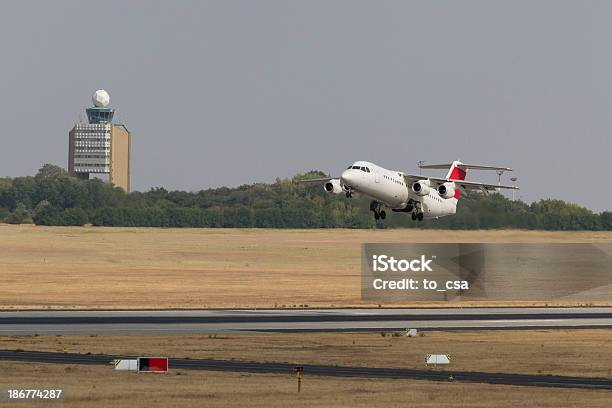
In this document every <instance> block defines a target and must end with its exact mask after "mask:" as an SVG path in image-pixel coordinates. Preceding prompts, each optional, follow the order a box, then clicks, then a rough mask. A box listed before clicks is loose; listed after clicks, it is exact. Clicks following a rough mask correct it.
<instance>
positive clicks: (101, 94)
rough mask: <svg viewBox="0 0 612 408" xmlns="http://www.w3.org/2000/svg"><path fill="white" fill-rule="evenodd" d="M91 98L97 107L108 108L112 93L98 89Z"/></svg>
mask: <svg viewBox="0 0 612 408" xmlns="http://www.w3.org/2000/svg"><path fill="white" fill-rule="evenodd" d="M91 100H92V101H93V104H94V106H95V107H96V108H106V107H107V106H108V104H109V103H110V95H109V94H108V92H106V91H105V90H104V89H98V90H97V91H96V92H94V94H93V96H92V97H91Z"/></svg>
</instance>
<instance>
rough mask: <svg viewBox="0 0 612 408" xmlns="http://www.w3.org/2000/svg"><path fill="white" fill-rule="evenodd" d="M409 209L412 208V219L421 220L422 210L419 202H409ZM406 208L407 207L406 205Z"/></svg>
mask: <svg viewBox="0 0 612 408" xmlns="http://www.w3.org/2000/svg"><path fill="white" fill-rule="evenodd" d="M409 205H410V207H411V209H412V221H417V220H418V221H423V211H422V210H421V203H419V202H416V203H414V205H412V203H409ZM406 208H408V206H406Z"/></svg>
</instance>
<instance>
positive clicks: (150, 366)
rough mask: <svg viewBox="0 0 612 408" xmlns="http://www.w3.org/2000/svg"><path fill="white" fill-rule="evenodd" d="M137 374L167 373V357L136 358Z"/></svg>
mask: <svg viewBox="0 0 612 408" xmlns="http://www.w3.org/2000/svg"><path fill="white" fill-rule="evenodd" d="M138 372H139V373H167V372H168V357H138Z"/></svg>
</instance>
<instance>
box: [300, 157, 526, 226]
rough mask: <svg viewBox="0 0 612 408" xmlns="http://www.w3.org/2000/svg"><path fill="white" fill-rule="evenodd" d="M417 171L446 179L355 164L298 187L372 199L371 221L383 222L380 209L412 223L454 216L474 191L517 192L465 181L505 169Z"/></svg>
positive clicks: (473, 166)
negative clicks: (442, 173) (464, 195)
mask: <svg viewBox="0 0 612 408" xmlns="http://www.w3.org/2000/svg"><path fill="white" fill-rule="evenodd" d="M419 168H421V169H430V170H435V169H448V172H447V174H446V177H443V178H440V177H425V176H422V175H415V174H406V173H404V172H401V171H396V170H388V169H385V168H384V167H381V166H378V165H376V164H374V163H370V162H367V161H356V162H355V163H353V164H351V165H350V166H348V168H347V169H346V170H344V172H342V175H341V176H340V177H339V178H332V177H325V178H316V179H306V180H300V182H301V183H324V184H323V188H324V189H325V191H326V192H327V193H330V194H345V195H346V197H347V198H351V197H353V195H354V194H361V195H364V196H366V197H369V198H371V199H372V202H371V203H370V211H372V212H373V213H374V219H376V220H379V219H382V220H384V219H385V218H386V217H387V214H386V212H385V210H384V209H383V208H384V207H387V208H389V209H391V211H394V212H404V213H410V214H411V217H412V220H413V221H416V220H418V221H423V219H430V218H440V217H445V216H448V215H453V214H455V213H456V212H457V203H458V201H459V197H460V196H461V192H462V191H469V190H478V191H482V192H484V193H488V192H489V191H497V190H498V189H502V188H503V189H511V190H518V187H516V186H506V185H501V184H487V183H479V182H474V181H467V180H465V176H466V174H467V171H468V170H495V171H497V172H498V174H499V175H500V177H501V173H502V172H505V171H512V169H510V168H508V167H498V166H482V165H477V164H465V163H462V162H461V161H459V160H455V161H454V162H452V163H449V164H429V165H424V164H419Z"/></svg>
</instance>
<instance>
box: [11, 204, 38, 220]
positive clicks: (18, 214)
mask: <svg viewBox="0 0 612 408" xmlns="http://www.w3.org/2000/svg"><path fill="white" fill-rule="evenodd" d="M31 221H32V219H31V217H30V212H29V211H28V210H27V209H26V206H25V205H24V204H23V203H17V205H16V207H15V209H14V210H13V212H11V213H10V214H9V215H8V217H6V222H7V223H9V224H29V223H30V222H31Z"/></svg>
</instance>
